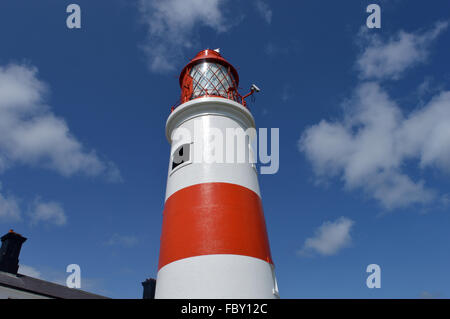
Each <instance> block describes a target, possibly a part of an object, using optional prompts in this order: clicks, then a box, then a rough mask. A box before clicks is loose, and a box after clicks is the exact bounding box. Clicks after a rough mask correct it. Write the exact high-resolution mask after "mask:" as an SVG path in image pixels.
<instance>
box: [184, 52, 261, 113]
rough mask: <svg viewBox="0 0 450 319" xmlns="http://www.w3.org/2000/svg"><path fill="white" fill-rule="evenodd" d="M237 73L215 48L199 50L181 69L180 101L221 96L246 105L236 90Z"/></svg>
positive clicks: (243, 98)
mask: <svg viewBox="0 0 450 319" xmlns="http://www.w3.org/2000/svg"><path fill="white" fill-rule="evenodd" d="M238 85H239V75H238V73H237V71H236V69H235V68H234V67H233V66H232V65H231V64H230V63H229V62H228V61H227V60H225V59H224V58H223V57H222V56H221V55H220V52H219V49H216V50H209V49H208V50H203V51H200V52H199V53H198V54H197V55H196V56H195V57H194V58H193V59H192V60H191V61H190V62H189V63H188V64H187V65H186V66H185V67H184V68H183V70H182V71H181V74H180V87H181V101H180V102H181V103H185V102H188V101H190V100H193V99H196V98H200V97H223V98H226V99H230V100H233V101H235V102H238V103H240V104H242V105H244V106H245V105H246V103H245V98H246V97H247V96H249V95H251V94H253V92H254V89H253V88H252V91H251V93H249V94H247V95H246V96H244V97H243V96H241V95H240V94H239V92H238Z"/></svg>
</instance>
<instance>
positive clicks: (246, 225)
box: [155, 50, 279, 299]
mask: <svg viewBox="0 0 450 319" xmlns="http://www.w3.org/2000/svg"><path fill="white" fill-rule="evenodd" d="M179 82H180V87H181V99H180V103H179V105H178V106H176V107H172V109H171V113H170V115H169V117H168V119H167V122H166V137H167V139H168V141H169V143H170V145H171V152H170V160H169V169H168V178H167V187H166V195H165V204H164V211H163V225H162V232H161V244H160V253H159V263H158V275H157V281H156V291H155V298H181V299H191V298H194V299H198V298H233V299H234V298H258V299H259V298H261V299H263V298H264V299H268V298H279V293H278V287H277V281H276V278H275V272H274V263H273V260H272V257H271V253H270V247H269V240H268V235H267V230H266V223H265V218H264V212H263V207H262V201H261V193H260V189H259V184H258V172H257V170H256V166H255V163H254V151H253V148H252V143H253V139H254V138H255V136H254V135H252V134H244V138H240V137H239V136H238V135H239V134H237V133H236V132H238V133H239V132H240V133H242V132H247V133H248V132H254V131H255V121H254V118H253V116H252V114H251V112H250V111H249V109H248V108H247V103H246V101H245V99H246V98H247V97H248V96H250V95H252V94H253V93H255V92H257V91H259V89H258V88H257V87H256V86H255V85H253V86H252V88H251V90H250V92H249V93H248V94H246V95H244V96H242V95H240V93H239V91H238V85H239V75H238V72H237V71H236V69H235V68H234V67H233V66H232V65H231V64H230V63H229V62H228V61H227V60H225V59H224V58H223V57H222V56H221V54H220V53H219V50H203V51H200V52H199V53H198V54H197V55H196V56H195V57H194V59H192V60H191V61H190V62H189V63H188V64H187V65H186V66H185V67H184V68H183V70H182V71H181V74H180V78H179ZM233 133H236V134H233ZM241 135H242V134H241ZM241 137H242V136H241ZM239 138H240V140H239ZM221 139H222V140H221ZM238 140H239V141H238ZM233 142H234V143H233ZM230 145H231V146H230ZM241 155H245V156H241Z"/></svg>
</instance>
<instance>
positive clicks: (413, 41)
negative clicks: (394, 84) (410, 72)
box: [357, 22, 448, 80]
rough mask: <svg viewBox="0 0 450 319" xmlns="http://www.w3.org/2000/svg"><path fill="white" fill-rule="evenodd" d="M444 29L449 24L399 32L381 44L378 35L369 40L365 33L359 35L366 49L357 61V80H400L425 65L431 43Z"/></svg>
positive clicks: (444, 23) (438, 24) (371, 36)
mask: <svg viewBox="0 0 450 319" xmlns="http://www.w3.org/2000/svg"><path fill="white" fill-rule="evenodd" d="M447 27H448V22H439V23H437V24H436V25H435V27H434V28H433V29H432V30H430V31H427V32H423V33H417V34H414V33H408V32H404V31H400V32H399V33H398V34H396V36H395V37H392V38H390V39H389V40H387V41H382V40H381V38H380V37H379V36H378V35H373V34H371V35H370V37H369V34H368V33H367V31H366V32H362V38H363V39H362V40H363V42H366V41H368V42H369V45H368V46H367V47H366V48H365V50H364V51H363V53H362V54H361V56H360V57H359V58H358V60H357V68H358V69H359V71H360V72H361V74H360V77H361V78H362V79H378V80H381V79H388V78H392V79H398V78H400V76H401V75H402V73H403V72H404V71H405V70H407V69H409V68H410V67H412V66H414V65H416V64H417V63H423V62H426V60H427V58H428V56H429V47H430V45H431V43H432V42H433V40H435V39H436V38H437V37H438V36H439V34H440V33H441V32H443V31H444V30H445V29H447ZM363 30H366V28H364V29H363Z"/></svg>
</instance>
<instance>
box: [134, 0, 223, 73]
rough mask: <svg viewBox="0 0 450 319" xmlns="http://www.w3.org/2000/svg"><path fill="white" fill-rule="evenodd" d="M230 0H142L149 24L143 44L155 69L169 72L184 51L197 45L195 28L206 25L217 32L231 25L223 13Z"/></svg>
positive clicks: (152, 67)
mask: <svg viewBox="0 0 450 319" xmlns="http://www.w3.org/2000/svg"><path fill="white" fill-rule="evenodd" d="M225 2H226V0H208V1H204V0H140V1H139V11H140V14H141V17H142V22H143V23H144V24H145V25H146V26H147V40H146V42H145V44H144V45H143V49H144V51H145V52H146V53H147V55H148V59H149V66H150V69H151V70H152V71H156V72H167V71H172V70H174V68H175V62H176V61H177V59H178V58H179V57H180V56H181V55H182V53H183V50H184V49H187V48H190V47H192V46H193V41H194V40H195V36H194V33H195V28H196V27H201V26H206V27H209V28H212V29H213V30H215V31H216V32H224V31H226V30H227V29H228V28H229V27H230V23H229V21H227V19H225V17H224V14H223V4H224V3H225Z"/></svg>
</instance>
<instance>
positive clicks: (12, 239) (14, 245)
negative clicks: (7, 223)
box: [0, 229, 27, 274]
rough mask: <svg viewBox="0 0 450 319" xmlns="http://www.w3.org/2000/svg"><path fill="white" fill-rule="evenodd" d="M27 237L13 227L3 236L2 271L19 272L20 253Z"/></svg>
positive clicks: (0, 250)
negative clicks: (16, 231)
mask: <svg viewBox="0 0 450 319" xmlns="http://www.w3.org/2000/svg"><path fill="white" fill-rule="evenodd" d="M26 240H27V239H26V238H25V237H23V236H22V235H20V234H17V233H15V232H14V231H13V230H12V229H10V230H9V232H8V233H7V234H6V235H3V236H2V237H1V241H2V246H1V247H0V271H5V272H9V273H11V274H17V270H19V255H20V250H21V248H22V244H23V243H24V242H25V241H26Z"/></svg>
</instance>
